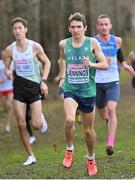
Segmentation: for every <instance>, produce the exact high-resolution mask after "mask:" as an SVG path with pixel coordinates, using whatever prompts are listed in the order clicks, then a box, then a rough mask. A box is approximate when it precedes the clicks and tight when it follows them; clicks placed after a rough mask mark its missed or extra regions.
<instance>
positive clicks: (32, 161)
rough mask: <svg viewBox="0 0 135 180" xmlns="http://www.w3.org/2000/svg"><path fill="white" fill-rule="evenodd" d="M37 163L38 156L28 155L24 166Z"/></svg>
mask: <svg viewBox="0 0 135 180" xmlns="http://www.w3.org/2000/svg"><path fill="white" fill-rule="evenodd" d="M34 163H36V158H35V156H34V155H31V156H28V159H27V160H26V161H25V162H24V163H23V166H29V165H31V164H34Z"/></svg>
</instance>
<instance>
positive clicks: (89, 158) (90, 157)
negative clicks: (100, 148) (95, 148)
mask: <svg viewBox="0 0 135 180" xmlns="http://www.w3.org/2000/svg"><path fill="white" fill-rule="evenodd" d="M87 159H88V160H93V159H95V154H93V155H92V156H90V155H89V154H87Z"/></svg>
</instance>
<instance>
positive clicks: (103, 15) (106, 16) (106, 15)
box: [97, 14, 111, 23]
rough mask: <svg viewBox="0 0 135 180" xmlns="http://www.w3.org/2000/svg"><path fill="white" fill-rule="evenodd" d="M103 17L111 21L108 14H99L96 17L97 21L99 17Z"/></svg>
mask: <svg viewBox="0 0 135 180" xmlns="http://www.w3.org/2000/svg"><path fill="white" fill-rule="evenodd" d="M103 18H107V19H109V21H110V23H111V17H110V16H109V15H108V14H101V15H100V16H98V17H97V23H98V21H99V20H100V19H103Z"/></svg>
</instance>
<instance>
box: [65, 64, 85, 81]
mask: <svg viewBox="0 0 135 180" xmlns="http://www.w3.org/2000/svg"><path fill="white" fill-rule="evenodd" d="M67 72H68V82H69V83H72V84H84V83H88V82H89V67H88V66H85V65H84V64H68V68H67Z"/></svg>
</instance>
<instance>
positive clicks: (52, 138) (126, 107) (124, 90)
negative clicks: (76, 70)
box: [0, 71, 135, 179]
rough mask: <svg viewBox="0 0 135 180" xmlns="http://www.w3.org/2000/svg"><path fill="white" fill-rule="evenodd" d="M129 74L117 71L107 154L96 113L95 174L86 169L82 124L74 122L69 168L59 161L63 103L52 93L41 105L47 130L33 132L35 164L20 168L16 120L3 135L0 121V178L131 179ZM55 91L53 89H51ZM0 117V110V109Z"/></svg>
mask: <svg viewBox="0 0 135 180" xmlns="http://www.w3.org/2000/svg"><path fill="white" fill-rule="evenodd" d="M130 80H131V77H129V75H127V73H123V71H122V72H121V100H120V103H119V105H118V108H117V114H118V131H117V138H116V145H115V153H114V155H113V156H112V157H108V156H107V155H106V153H105V146H106V124H105V122H104V121H103V120H101V119H99V117H98V114H97V113H96V121H95V131H96V133H97V142H96V148H95V153H96V159H97V164H98V174H97V175H96V176H94V177H88V176H87V171H86V158H85V156H86V153H87V150H86V146H85V141H84V134H83V130H82V126H81V125H78V124H76V131H75V137H74V138H75V139H74V142H75V143H74V145H75V157H74V163H73V166H72V168H71V169H65V168H63V167H62V165H61V163H62V160H63V156H64V148H65V138H64V129H63V119H64V114H63V106H62V103H61V102H60V101H59V100H58V98H57V97H56V95H54V93H53V92H50V97H49V98H48V101H47V103H46V104H45V105H44V112H45V113H46V118H47V120H48V125H49V130H48V132H47V133H46V134H45V135H42V134H40V133H39V132H36V131H34V133H35V135H36V137H37V142H36V143H35V144H34V145H33V151H34V153H35V155H36V158H37V163H36V164H34V165H32V166H29V167H23V166H22V163H23V162H24V161H25V160H26V158H27V154H26V152H25V150H24V148H23V145H22V143H21V141H20V138H19V134H18V127H17V123H16V120H14V121H13V123H12V132H11V133H10V134H6V133H5V132H4V130H3V127H4V125H3V123H2V122H1V123H0V179H27V178H29V179H90V178H91V179H132V178H135V131H134V129H135V95H134V93H135V92H134V90H133V89H132V88H131V83H130ZM54 91H56V89H55V90H54ZM0 114H1V116H3V114H2V110H1V111H0Z"/></svg>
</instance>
